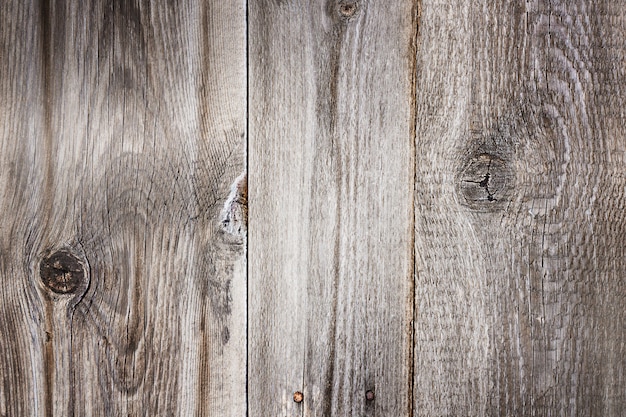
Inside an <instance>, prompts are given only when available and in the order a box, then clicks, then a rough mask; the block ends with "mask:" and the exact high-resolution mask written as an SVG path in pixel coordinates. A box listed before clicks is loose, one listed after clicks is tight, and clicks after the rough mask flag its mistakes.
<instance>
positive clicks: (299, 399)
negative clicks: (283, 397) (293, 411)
mask: <svg viewBox="0 0 626 417" xmlns="http://www.w3.org/2000/svg"><path fill="white" fill-rule="evenodd" d="M293 400H294V402H297V403H298V404H300V403H301V402H302V400H304V394H303V393H301V392H300V391H296V392H294V393H293Z"/></svg>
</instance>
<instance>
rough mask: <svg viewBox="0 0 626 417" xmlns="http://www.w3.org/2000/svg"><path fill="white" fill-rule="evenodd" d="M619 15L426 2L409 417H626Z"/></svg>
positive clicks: (602, 7) (624, 38)
mask: <svg viewBox="0 0 626 417" xmlns="http://www.w3.org/2000/svg"><path fill="white" fill-rule="evenodd" d="M625 12H626V3H625V2H623V1H620V2H609V1H598V2H596V1H584V0H573V1H569V0H568V1H526V2H518V1H509V0H500V1H495V2H494V1H481V2H466V1H435V0H424V1H423V3H422V8H421V16H420V30H419V44H418V45H419V46H418V52H417V57H418V65H417V68H418V81H417V135H416V155H417V158H416V166H417V175H416V177H415V178H416V190H417V192H416V195H415V203H416V213H417V215H416V263H417V274H416V325H415V326H416V329H415V336H416V337H415V346H416V352H415V386H414V393H415V397H414V398H415V415H419V416H429V417H434V416H458V415H475V416H478V415H489V416H531V415H532V416H555V415H559V416H620V415H623V413H624V407H625V406H626V390H625V389H624V383H625V382H626V381H625V377H626V369H625V368H626V359H625V357H626V356H625V353H626V351H625V346H626V345H625V342H626V340H625V339H626V328H625V324H624V323H626V309H625V302H624V300H625V299H626V261H625V259H626V258H625V256H624V255H625V249H624V243H625V241H624V238H625V236H626V216H624V208H625V207H624V205H625V201H626V199H625V198H624V196H625V191H626V164H625V161H624V151H625V150H626V129H625V128H624V121H625V120H624V108H625V104H626V102H625V101H626V96H625V87H626V85H625V83H624V81H626V78H625V69H624V68H625V67H624V65H623V63H624V57H625V52H626V49H625V48H626V30H625V29H626V23H625V21H624V18H623V16H624V15H625Z"/></svg>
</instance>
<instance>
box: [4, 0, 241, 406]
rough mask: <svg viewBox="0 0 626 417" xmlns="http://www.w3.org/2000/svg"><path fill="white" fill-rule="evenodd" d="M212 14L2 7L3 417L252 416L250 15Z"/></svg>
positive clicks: (233, 6)
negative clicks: (245, 215) (242, 181)
mask: <svg viewBox="0 0 626 417" xmlns="http://www.w3.org/2000/svg"><path fill="white" fill-rule="evenodd" d="M209 3H210V4H209ZM209 3H207V2H202V1H191V2H180V3H179V2H169V3H167V4H166V3H157V2H150V1H129V2H124V1H104V0H102V1H99V0H93V1H85V2H57V1H42V2H34V1H32V2H31V1H8V2H3V3H2V6H0V8H1V9H0V16H1V17H0V19H1V20H2V22H1V25H0V27H1V29H0V45H1V48H2V49H1V52H2V57H3V59H2V63H1V64H0V71H1V73H0V94H1V99H2V100H1V102H2V104H1V106H2V107H0V117H1V120H0V123H1V124H0V134H1V136H0V148H1V150H2V152H1V153H0V161H1V163H2V167H1V170H0V211H1V212H2V213H4V214H3V216H2V217H1V218H0V231H1V233H0V279H2V281H3V282H11V283H12V285H10V286H9V287H5V288H4V289H3V290H2V291H0V304H2V306H3V309H2V313H0V331H1V333H2V334H3V335H4V336H3V337H2V341H1V342H0V344H1V350H2V352H3V354H2V355H1V359H0V414H1V415H20V416H22V415H55V416H57V415H58V416H63V415H85V416H89V415H98V416H104V415H107V416H110V415H129V416H132V415H184V416H190V415H203V416H204V415H225V416H241V415H243V414H244V413H245V395H244V394H242V393H244V392H245V374H246V368H245V362H246V359H245V351H246V340H245V326H246V311H245V308H246V307H245V300H246V296H245V292H246V290H245V288H246V287H245V286H246V283H245V241H244V240H245V225H243V224H242V225H240V226H237V225H233V221H235V220H237V221H243V219H241V218H240V217H241V212H242V211H244V210H243V208H242V207H239V206H240V204H239V202H241V201H242V200H243V199H242V198H240V197H238V196H237V195H234V196H233V199H234V200H235V201H234V202H233V203H232V204H229V203H227V198H228V196H229V193H230V192H231V184H232V183H233V182H234V181H235V180H236V178H238V177H239V176H240V174H241V173H242V171H243V170H244V169H245V164H244V160H245V158H244V138H245V128H246V126H245V124H246V123H245V118H246V103H245V94H246V93H245V74H246V70H245V61H246V54H245V3H244V2H243V1H237V2H209ZM235 188H237V187H235ZM239 189H240V191H242V192H243V191H245V190H244V189H243V186H240V187H239ZM235 194H236V193H235ZM225 204H226V205H227V206H228V207H225ZM228 216H230V219H231V220H233V221H231V222H230V223H228V224H226V225H225V224H224V223H223V220H224V219H225V218H226V217H228ZM234 217H237V218H236V219H235V218H234ZM46 279H48V281H46ZM55 279H56V281H55ZM68 280H69V282H66V281H68ZM72 280H75V281H76V282H73V281H72ZM47 284H48V285H47ZM51 288H54V289H56V290H57V292H54V291H52V289H51ZM59 292H60V293H59ZM7 335H12V336H11V337H7Z"/></svg>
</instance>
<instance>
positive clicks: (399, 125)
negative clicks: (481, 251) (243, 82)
mask: <svg viewBox="0 0 626 417" xmlns="http://www.w3.org/2000/svg"><path fill="white" fill-rule="evenodd" d="M415 7H416V5H415V4H414V3H413V2H410V1H409V2H401V3H399V4H394V5H393V6H391V5H390V4H387V3H381V2H370V1H367V2H366V1H361V2H335V1H331V2H328V1H312V2H306V3H305V2H291V1H260V2H251V3H250V12H249V18H250V21H249V41H250V49H249V51H250V56H249V58H250V90H249V91H250V103H249V105H250V232H249V242H250V248H251V251H250V254H249V263H250V269H249V274H250V275H249V297H250V298H249V306H250V309H249V317H250V323H249V326H250V327H249V342H250V344H249V370H250V372H249V378H250V379H249V403H250V409H249V412H250V415H251V416H295V415H305V416H331V415H336V416H340V415H341V416H343V415H352V416H357V415H359V416H360V415H389V416H404V415H410V407H411V400H410V395H411V390H410V386H411V352H412V349H411V346H412V342H411V332H412V328H411V320H412V316H413V308H412V307H413V306H412V305H413V302H412V297H413V295H412V290H413V287H412V284H413V273H412V268H413V262H412V252H413V248H412V246H413V244H412V234H413V226H412V224H413V212H412V203H413V174H414V167H413V166H414V162H413V141H412V139H411V138H412V137H413V135H414V132H413V109H414V103H413V101H412V96H413V91H412V75H413V72H414V66H413V65H414V64H413V62H414V56H415V55H414V51H412V49H413V41H414V36H415V26H414V16H415V14H416V8H415ZM368 390H371V391H372V392H373V393H374V395H375V399H373V400H370V401H368V400H367V399H366V391H368ZM296 391H301V392H302V393H303V394H304V400H303V401H302V402H301V403H296V402H294V401H293V393H294V392H296Z"/></svg>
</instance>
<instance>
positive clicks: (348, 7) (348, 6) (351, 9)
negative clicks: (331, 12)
mask: <svg viewBox="0 0 626 417" xmlns="http://www.w3.org/2000/svg"><path fill="white" fill-rule="evenodd" d="M357 9H358V3H357V2H348V3H341V4H340V5H339V14H340V15H341V17H343V18H344V19H349V18H351V17H352V16H354V15H355V14H356V11H357Z"/></svg>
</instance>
